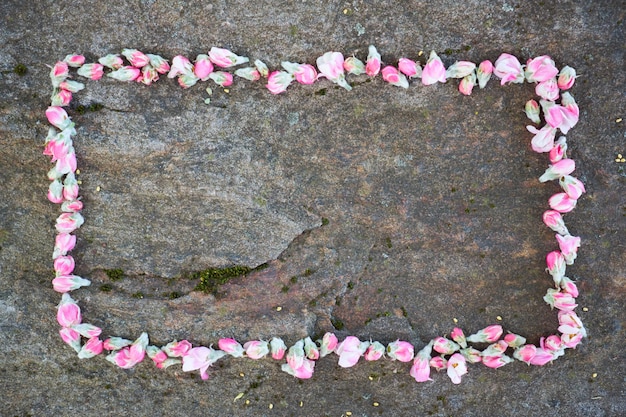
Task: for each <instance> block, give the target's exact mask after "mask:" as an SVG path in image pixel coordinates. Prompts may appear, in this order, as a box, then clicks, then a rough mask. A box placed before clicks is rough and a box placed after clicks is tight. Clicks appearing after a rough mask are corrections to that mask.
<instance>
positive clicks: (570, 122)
mask: <svg viewBox="0 0 626 417" xmlns="http://www.w3.org/2000/svg"><path fill="white" fill-rule="evenodd" d="M541 107H542V109H543V114H544V116H545V119H546V122H547V123H548V124H549V125H550V126H552V127H554V128H557V129H559V130H561V132H563V133H565V134H567V132H569V130H570V129H571V128H572V127H574V126H575V125H576V123H578V114H575V113H573V112H571V111H569V110H568V109H567V108H566V107H563V106H561V105H558V104H555V103H554V102H552V101H546V100H541Z"/></svg>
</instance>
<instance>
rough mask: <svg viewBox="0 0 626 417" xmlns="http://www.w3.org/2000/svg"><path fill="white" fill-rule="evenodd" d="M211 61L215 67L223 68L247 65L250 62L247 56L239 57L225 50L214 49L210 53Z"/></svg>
mask: <svg viewBox="0 0 626 417" xmlns="http://www.w3.org/2000/svg"><path fill="white" fill-rule="evenodd" d="M209 59H210V60H211V62H213V63H214V64H215V65H217V66H218V67H221V68H229V67H234V66H236V65H240V64H245V63H246V62H248V61H250V60H249V59H248V58H246V57H245V56H239V55H237V54H234V53H233V52H231V51H229V50H228V49H224V48H216V47H212V48H211V50H210V51H209Z"/></svg>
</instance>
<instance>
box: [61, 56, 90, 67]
mask: <svg viewBox="0 0 626 417" xmlns="http://www.w3.org/2000/svg"><path fill="white" fill-rule="evenodd" d="M63 62H67V65H69V66H70V67H72V68H79V67H80V66H82V65H83V64H84V63H85V57H84V56H83V55H78V54H71V55H66V56H65V58H63Z"/></svg>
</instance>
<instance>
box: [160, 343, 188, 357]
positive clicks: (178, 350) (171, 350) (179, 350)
mask: <svg viewBox="0 0 626 417" xmlns="http://www.w3.org/2000/svg"><path fill="white" fill-rule="evenodd" d="M191 348H192V346H191V343H189V342H188V341H187V340H181V341H180V342H179V341H177V340H175V341H173V342H170V343H168V344H167V345H165V346H163V351H164V352H165V353H166V354H167V356H170V357H172V358H182V357H183V356H185V355H187V354H188V353H189V351H190V350H191Z"/></svg>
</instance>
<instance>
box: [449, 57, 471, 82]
mask: <svg viewBox="0 0 626 417" xmlns="http://www.w3.org/2000/svg"><path fill="white" fill-rule="evenodd" d="M475 69H476V64H474V63H473V62H469V61H457V62H455V63H454V64H452V65H450V66H449V67H448V69H447V70H446V77H447V78H465V77H467V76H468V75H470V74H474V70H475Z"/></svg>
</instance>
